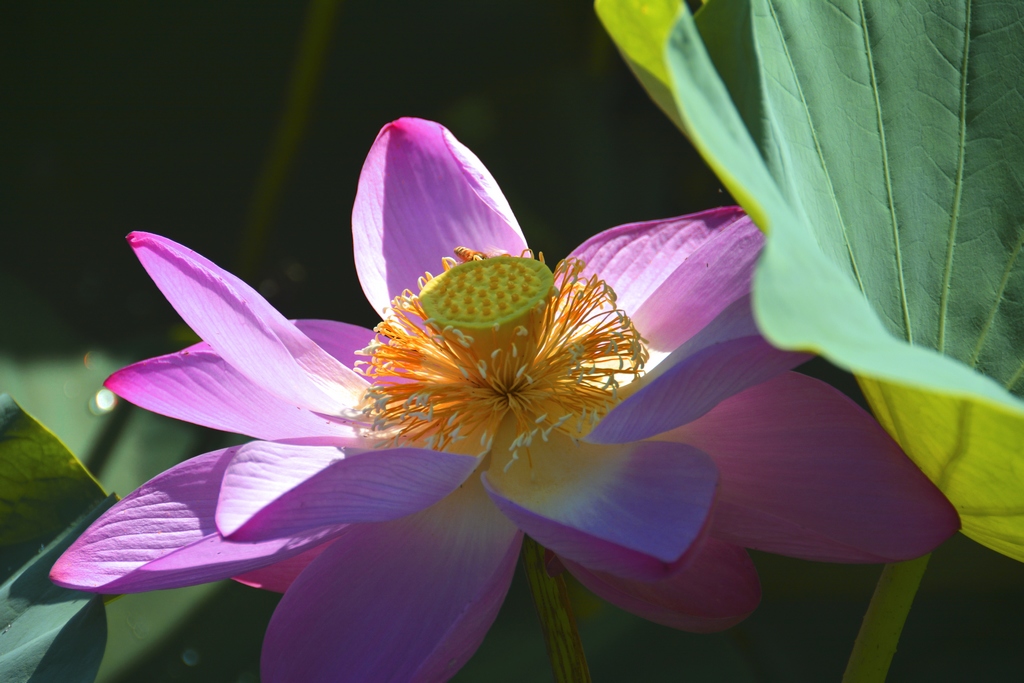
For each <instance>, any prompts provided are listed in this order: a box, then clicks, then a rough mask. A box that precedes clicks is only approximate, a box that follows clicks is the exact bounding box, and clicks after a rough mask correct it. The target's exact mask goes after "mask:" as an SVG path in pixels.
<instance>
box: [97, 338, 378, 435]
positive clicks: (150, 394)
mask: <svg viewBox="0 0 1024 683" xmlns="http://www.w3.org/2000/svg"><path fill="white" fill-rule="evenodd" d="M295 326H296V327H298V328H299V329H300V330H301V331H302V332H304V333H305V334H306V335H307V336H309V338H310V339H312V340H313V341H315V342H316V343H317V344H318V345H319V346H320V347H321V348H322V349H324V350H325V351H327V352H328V353H330V354H331V355H332V356H334V357H335V358H337V359H338V360H339V361H341V362H342V363H344V364H345V365H347V366H348V367H352V365H353V363H354V362H355V360H356V359H357V358H358V356H356V355H355V352H356V351H358V350H360V349H363V348H365V347H366V346H368V345H369V343H370V341H371V340H372V339H373V337H374V334H375V333H374V332H373V330H368V329H366V328H364V327H359V326H357V325H348V324H345V323H338V322H333V321H329V320H296V321H295ZM104 386H106V387H107V388H108V389H110V390H111V391H113V392H114V393H116V394H117V395H118V396H121V397H122V398H124V399H127V400H128V401H131V402H132V403H134V404H135V405H137V406H140V407H142V408H145V409H146V410H151V411H153V412H155V413H160V414H161V415H167V416H168V417H173V418H175V419H178V420H185V421H187V422H192V423H193V424H199V425H203V426H204V427H211V428H213V429H221V430H224V431H227V432H236V433H238V434H246V435H248V436H252V437H255V438H257V439H267V440H269V441H277V440H282V439H296V438H308V437H324V438H327V439H330V440H331V441H334V442H341V443H343V444H344V445H349V446H355V445H359V444H360V443H362V441H363V440H362V439H361V438H359V437H358V436H357V434H356V432H355V430H353V429H352V427H351V426H349V425H347V424H345V423H344V422H342V421H339V420H336V419H329V418H327V417H324V416H321V415H317V414H315V413H313V412H311V411H309V410H306V409H305V408H299V407H298V406H296V405H294V404H292V403H289V402H288V401H285V400H284V399H281V398H279V397H278V396H277V395H275V394H272V393H270V392H269V391H267V390H266V389H263V388H262V387H260V386H258V385H257V384H254V383H253V382H252V381H250V380H249V378H248V377H246V376H245V375H243V374H242V373H240V372H238V371H237V370H235V369H234V368H232V367H231V366H230V365H228V363H227V361H225V360H224V359H223V358H221V357H220V356H218V355H217V353H216V352H215V351H214V350H213V349H211V348H210V345H209V344H207V343H206V342H200V343H199V344H194V345H192V346H190V347H188V348H187V349H183V350H182V351H178V352H177V353H170V354H167V355H165V356H158V357H157V358H150V359H148V360H144V361H141V362H139V363H135V364H134V365H129V366H128V367H126V368H122V369H121V370H118V371H117V372H115V373H114V374H113V375H111V376H110V377H109V378H107V381H106V382H104Z"/></svg>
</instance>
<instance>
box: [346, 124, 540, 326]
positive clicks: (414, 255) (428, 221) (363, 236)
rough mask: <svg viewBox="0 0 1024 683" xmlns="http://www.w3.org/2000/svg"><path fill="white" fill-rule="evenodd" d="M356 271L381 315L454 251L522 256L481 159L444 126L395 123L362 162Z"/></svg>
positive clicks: (518, 235)
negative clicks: (395, 298) (394, 299)
mask: <svg viewBox="0 0 1024 683" xmlns="http://www.w3.org/2000/svg"><path fill="white" fill-rule="evenodd" d="M352 237H353V240H354V243H355V258H356V270H357V271H358V273H359V282H360V283H361V284H362V286H363V292H364V293H365V294H366V298H367V300H369V302H370V304H371V305H372V306H373V307H374V309H376V310H377V312H378V313H383V311H384V309H385V308H386V307H388V306H389V305H390V304H391V299H393V298H394V297H395V296H397V295H398V294H400V293H401V292H402V291H403V290H405V289H412V290H413V291H415V288H416V282H417V280H418V279H419V278H420V277H421V276H422V275H423V274H424V273H425V272H428V271H429V272H432V273H438V272H441V259H442V258H444V257H446V256H447V257H452V256H454V252H453V251H452V250H453V249H455V247H468V248H469V249H474V250H476V251H482V252H486V253H495V252H503V253H509V254H512V255H513V256H519V255H520V254H521V253H522V252H523V250H524V249H526V239H525V238H524V237H523V233H522V231H521V230H520V229H519V224H518V223H517V222H516V219H515V216H513V215H512V210H511V209H510V208H509V205H508V202H507V201H506V200H505V197H504V195H502V194H501V190H500V189H498V184H497V183H496V182H495V181H494V178H493V177H491V174H490V173H489V172H488V171H487V169H486V168H485V167H484V165H483V164H482V163H480V160H479V159H477V158H476V157H475V156H474V155H473V153H472V152H470V151H469V150H468V149H466V147H464V146H463V145H462V144H461V143H460V142H459V141H458V140H456V139H455V137H454V136H453V135H452V134H451V133H449V132H448V131H447V130H446V129H445V128H444V126H442V125H441V124H439V123H434V122H432V121H424V120H422V119H413V118H405V119H399V120H397V121H394V122H392V123H389V124H388V125H386V126H384V128H383V129H382V130H381V132H380V134H379V135H377V139H376V141H374V143H373V147H372V148H371V149H370V153H369V154H368V155H367V156H366V161H365V162H364V164H363V170H362V173H361V174H360V176H359V190H358V192H357V193H356V202H355V207H354V208H353V210H352Z"/></svg>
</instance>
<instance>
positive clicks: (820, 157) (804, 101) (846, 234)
mask: <svg viewBox="0 0 1024 683" xmlns="http://www.w3.org/2000/svg"><path fill="white" fill-rule="evenodd" d="M765 4H767V6H768V9H769V10H770V11H771V14H772V20H773V21H774V22H775V28H776V30H777V31H778V32H779V42H780V43H782V49H783V51H784V52H785V54H786V63H787V64H789V70H790V71H791V72H792V74H793V82H794V83H795V84H796V88H797V95H798V96H799V98H800V104H801V106H802V107H803V110H804V113H805V114H806V116H807V125H808V127H809V128H810V131H811V139H812V140H814V150H815V152H816V153H817V155H818V160H819V161H820V162H821V170H822V172H823V173H824V174H825V182H826V183H828V189H829V196H830V197H831V199H832V207H833V208H834V209H835V211H836V218H837V219H838V220H839V227H840V228H841V229H842V233H843V242H845V244H846V253H847V254H848V255H849V257H850V266H851V267H852V268H853V276H854V278H855V279H856V280H857V286H859V287H860V291H861V294H864V296H867V290H865V289H864V281H863V280H862V279H861V277H860V269H859V268H858V267H857V259H856V258H855V257H854V255H853V246H852V245H851V244H850V235H849V232H848V231H847V229H846V221H844V220H843V213H842V211H841V210H840V208H839V202H838V201H836V191H835V186H834V185H833V184H832V176H831V175H830V174H829V172H828V164H826V163H825V155H824V153H823V152H822V150H821V142H820V141H819V140H818V132H817V129H816V128H815V125H814V119H813V118H811V108H810V107H809V106H808V105H807V98H806V97H804V90H803V86H801V85H800V77H799V75H798V74H797V71H796V66H795V65H794V63H793V56H792V55H791V54H790V53H789V46H788V45H787V44H786V40H785V36H784V35H783V32H782V24H781V23H780V22H779V15H778V13H777V12H776V11H775V3H774V0H766V3H765Z"/></svg>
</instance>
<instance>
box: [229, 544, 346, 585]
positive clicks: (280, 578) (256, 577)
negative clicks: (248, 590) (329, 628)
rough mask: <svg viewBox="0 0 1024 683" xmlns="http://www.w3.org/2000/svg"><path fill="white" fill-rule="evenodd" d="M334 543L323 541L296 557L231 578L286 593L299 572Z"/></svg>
mask: <svg viewBox="0 0 1024 683" xmlns="http://www.w3.org/2000/svg"><path fill="white" fill-rule="evenodd" d="M331 543H334V540H330V541H328V542H327V543H321V544H320V545H318V546H314V547H312V548H310V549H309V550H306V551H305V552H302V553H300V554H298V555H296V556H295V557H289V558H288V559H287V560H282V561H280V562H275V563H274V564H272V565H270V566H269V567H263V568H261V569H256V570H253V571H251V572H246V573H244V574H239V575H238V576H232V577H231V578H232V579H234V580H235V581H237V582H238V583H244V584H245V585H246V586H252V587H253V588H262V589H263V590H267V591H274V592H275V593H284V592H285V591H286V590H288V587H289V586H291V585H292V583H294V582H295V579H296V578H298V576H299V574H301V573H302V571H303V570H304V569H305V568H306V567H308V566H309V565H310V563H311V562H313V560H315V559H316V558H318V557H320V553H322V552H323V551H325V550H327V547H328V546H329V545H331Z"/></svg>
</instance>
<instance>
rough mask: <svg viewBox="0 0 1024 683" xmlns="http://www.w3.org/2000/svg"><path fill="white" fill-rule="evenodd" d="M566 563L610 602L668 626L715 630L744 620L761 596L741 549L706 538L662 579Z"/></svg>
mask: <svg viewBox="0 0 1024 683" xmlns="http://www.w3.org/2000/svg"><path fill="white" fill-rule="evenodd" d="M565 566H566V568H567V569H568V570H569V571H570V572H571V573H572V575H573V576H575V577H576V578H577V579H578V580H579V582H580V583H582V584H583V585H584V586H586V587H587V588H589V589H590V590H591V591H592V592H593V593H595V594H596V595H598V596H600V597H602V598H604V599H605V600H607V601H608V602H610V603H612V604H613V605H616V606H617V607H621V608H622V609H624V610H626V611H629V612H632V613H633V614H636V615H637V616H641V617H643V618H645V619H650V620H651V621H653V622H655V623H658V624H662V625H664V626H671V627H672V628H678V629H682V630H684V631H692V632H695V633H713V632H715V631H722V630H724V629H727V628H729V627H730V626H735V625H736V624H738V623H739V622H741V621H743V620H744V619H745V618H746V617H747V616H748V615H749V614H750V613H751V612H753V611H754V608H756V607H757V604H758V602H760V600H761V583H760V582H759V581H758V578H757V569H756V568H755V567H754V563H753V562H752V561H751V560H750V556H749V555H747V551H746V550H744V549H743V548H741V547H739V546H736V545H732V544H731V543H725V542H723V541H717V540H715V539H713V538H707V539H705V540H704V541H703V543H702V545H701V547H700V549H699V550H697V551H696V552H694V553H693V557H692V559H691V560H690V562H689V563H688V564H687V565H686V567H685V568H684V569H683V570H682V571H681V572H679V573H678V574H676V575H674V576H671V577H669V578H667V579H662V580H660V581H630V580H629V579H623V578H620V577H618V576H614V575H612V574H605V573H602V572H595V571H591V570H589V569H586V568H584V567H581V566H580V565H578V564H576V563H574V562H569V561H566V562H565Z"/></svg>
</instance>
